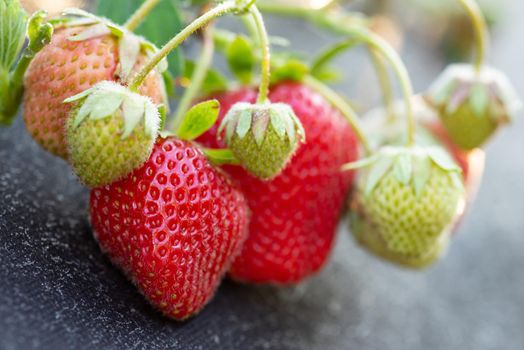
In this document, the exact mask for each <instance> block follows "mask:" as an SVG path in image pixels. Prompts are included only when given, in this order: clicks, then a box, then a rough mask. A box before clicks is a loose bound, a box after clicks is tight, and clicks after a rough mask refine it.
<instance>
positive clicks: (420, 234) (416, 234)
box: [350, 146, 465, 268]
mask: <svg viewBox="0 0 524 350" xmlns="http://www.w3.org/2000/svg"><path fill="white" fill-rule="evenodd" d="M361 164H362V165H364V166H365V167H366V169H364V170H363V171H362V173H361V174H360V175H359V180H358V186H357V189H356V191H355V193H354V195H353V197H352V200H351V205H350V208H351V228H352V233H353V235H354V236H355V238H356V239H357V241H358V242H359V243H360V244H361V245H362V246H364V247H365V248H367V249H368V250H369V251H371V252H372V253H374V254H376V255H378V256H380V257H382V258H385V259H387V260H389V261H391V262H394V263H396V264H399V265H403V266H407V267H412V268H423V267H426V266H428V265H430V264H432V263H433V262H434V261H435V260H436V259H438V258H439V257H440V256H441V255H442V254H443V253H444V252H445V250H446V248H447V245H448V242H449V238H450V233H451V232H452V229H453V227H454V224H455V222H456V220H457V219H458V218H459V217H460V215H461V214H462V212H463V210H464V205H465V197H464V187H463V184H462V178H461V176H460V168H459V167H458V166H457V165H456V163H455V162H454V161H453V160H452V159H451V157H450V156H449V155H448V154H447V152H446V151H444V150H443V149H442V148H441V147H436V146H430V147H409V148H408V147H392V146H386V147H383V148H382V149H381V150H380V151H379V152H378V153H377V154H376V155H374V156H372V157H371V158H369V159H366V160H363V161H361ZM351 169H354V167H351Z"/></svg>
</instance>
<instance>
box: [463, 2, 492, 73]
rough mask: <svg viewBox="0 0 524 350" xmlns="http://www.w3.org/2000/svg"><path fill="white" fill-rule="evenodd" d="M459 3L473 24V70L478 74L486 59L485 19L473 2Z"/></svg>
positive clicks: (486, 36)
mask: <svg viewBox="0 0 524 350" xmlns="http://www.w3.org/2000/svg"><path fill="white" fill-rule="evenodd" d="M459 2H460V3H461V4H462V6H463V7H464V9H465V10H466V12H467V13H468V15H469V17H470V18H471V22H472V24H473V29H474V31H475V45H476V50H477V52H476V55H475V68H476V69H477V71H479V72H480V70H481V68H482V65H483V64H484V61H485V58H486V51H487V48H488V41H489V39H488V37H489V34H488V26H487V24H486V19H485V18H484V15H483V14H482V10H481V9H480V7H479V5H478V3H477V2H476V1H475V0H459Z"/></svg>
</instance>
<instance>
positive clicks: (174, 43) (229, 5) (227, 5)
mask: <svg viewBox="0 0 524 350" xmlns="http://www.w3.org/2000/svg"><path fill="white" fill-rule="evenodd" d="M238 10H241V9H239V8H238V6H237V3H236V1H234V0H230V1H226V2H223V3H221V4H219V5H217V6H216V7H215V8H213V9H211V10H209V11H208V12H206V13H204V14H203V15H202V16H200V17H198V18H197V19H196V20H194V21H193V22H192V23H191V24H189V25H188V26H187V27H185V28H184V29H182V31H181V32H180V33H178V34H177V35H176V36H175V37H174V38H173V39H171V40H170V41H169V42H168V43H167V44H166V45H164V47H162V48H161V49H160V50H159V51H158V52H157V53H156V54H155V55H154V56H153V57H151V58H150V59H149V61H148V62H147V63H146V65H145V66H144V67H143V68H142V69H141V70H140V71H139V72H138V73H137V74H136V75H135V77H134V78H133V81H132V82H131V84H129V88H130V89H131V91H138V88H139V87H140V85H141V84H142V83H143V82H144V79H145V78H146V77H147V75H148V74H149V73H151V71H152V70H153V69H155V67H156V66H157V65H158V63H159V62H160V61H161V60H163V59H164V58H165V57H166V56H167V55H168V54H169V53H170V52H171V51H173V50H174V49H176V48H177V47H178V46H179V45H180V44H181V43H182V42H184V40H186V39H187V38H188V37H189V36H190V35H191V34H193V33H194V32H196V31H197V30H198V29H200V28H201V27H203V26H205V25H206V24H208V23H209V22H210V21H211V20H213V19H215V18H217V17H220V16H222V15H225V14H228V13H232V12H235V11H238Z"/></svg>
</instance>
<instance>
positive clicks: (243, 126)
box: [235, 110, 252, 139]
mask: <svg viewBox="0 0 524 350" xmlns="http://www.w3.org/2000/svg"><path fill="white" fill-rule="evenodd" d="M251 122H252V114H251V111H249V110H243V111H240V117H239V118H238V122H237V126H236V129H235V132H236V134H237V135H238V137H240V138H241V139H242V138H244V137H245V136H246V135H247V133H248V131H249V129H251Z"/></svg>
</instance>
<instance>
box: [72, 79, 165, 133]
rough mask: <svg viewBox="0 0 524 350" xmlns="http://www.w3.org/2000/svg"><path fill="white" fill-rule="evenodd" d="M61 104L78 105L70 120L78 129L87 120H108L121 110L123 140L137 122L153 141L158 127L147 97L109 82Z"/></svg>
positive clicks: (157, 114)
mask: <svg viewBox="0 0 524 350" xmlns="http://www.w3.org/2000/svg"><path fill="white" fill-rule="evenodd" d="M64 103H80V106H79V108H78V111H77V112H76V114H75V116H74V120H73V128H78V127H79V126H80V125H81V124H82V122H84V121H85V120H87V119H92V120H99V119H104V118H108V117H112V116H113V115H114V114H115V112H116V111H117V110H121V114H120V115H121V116H122V118H123V119H124V126H123V130H121V138H122V139H125V138H127V137H128V136H129V135H131V133H132V132H133V130H135V129H136V128H137V127H138V125H139V124H140V122H142V124H143V128H144V132H145V134H146V135H148V136H149V137H150V138H151V139H155V138H156V137H157V135H158V131H159V128H160V124H161V119H162V118H161V115H160V112H159V108H158V107H157V106H155V105H154V103H153V102H152V101H151V99H150V98H149V97H146V96H142V95H140V94H137V93H134V92H131V91H130V90H129V89H127V88H126V87H124V86H122V85H120V84H118V83H115V82H110V81H102V82H100V83H98V84H96V85H95V86H93V87H92V88H90V89H87V90H85V91H83V92H81V93H79V94H77V95H75V96H72V97H70V98H68V99H66V100H64Z"/></svg>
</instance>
